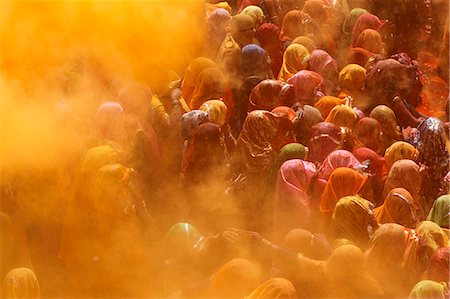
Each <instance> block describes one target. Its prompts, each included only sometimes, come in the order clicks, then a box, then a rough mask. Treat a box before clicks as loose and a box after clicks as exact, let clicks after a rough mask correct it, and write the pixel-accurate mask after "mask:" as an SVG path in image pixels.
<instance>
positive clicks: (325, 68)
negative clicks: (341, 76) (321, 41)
mask: <svg viewBox="0 0 450 299" xmlns="http://www.w3.org/2000/svg"><path fill="white" fill-rule="evenodd" d="M309 70H311V71H314V72H316V73H318V74H319V75H321V76H322V77H323V78H324V79H327V80H330V81H331V83H333V84H334V81H336V79H337V76H338V66H337V62H336V60H334V58H333V57H331V55H330V54H328V53H327V52H325V51H324V50H320V49H318V50H314V51H312V52H311V59H310V60H309Z"/></svg>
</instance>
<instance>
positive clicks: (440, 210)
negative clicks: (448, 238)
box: [427, 194, 450, 229]
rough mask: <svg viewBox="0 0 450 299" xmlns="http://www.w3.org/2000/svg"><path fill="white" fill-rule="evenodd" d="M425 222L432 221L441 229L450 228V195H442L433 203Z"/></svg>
mask: <svg viewBox="0 0 450 299" xmlns="http://www.w3.org/2000/svg"><path fill="white" fill-rule="evenodd" d="M427 220H429V221H433V222H434V223H436V224H437V225H439V226H440V227H443V228H447V229H448V228H450V195H449V194H446V195H442V196H441V197H439V198H438V199H436V200H435V201H434V202H433V207H432V208H431V211H430V213H429V214H428V217H427Z"/></svg>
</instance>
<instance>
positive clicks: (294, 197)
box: [273, 159, 317, 243]
mask: <svg viewBox="0 0 450 299" xmlns="http://www.w3.org/2000/svg"><path fill="white" fill-rule="evenodd" d="M316 173H317V170H316V167H315V165H314V164H313V163H311V162H306V161H303V160H300V159H293V160H288V161H286V162H284V163H283V165H281V168H280V171H279V172H278V178H277V184H276V187H275V204H274V212H273V217H274V218H273V232H274V240H275V242H277V243H278V242H281V241H282V240H283V239H284V237H285V235H286V234H287V233H288V232H289V231H291V230H292V229H294V228H306V227H309V226H310V217H311V211H310V210H311V206H312V202H311V198H310V196H309V195H308V190H309V185H310V183H311V180H312V178H313V177H314V176H315V175H316Z"/></svg>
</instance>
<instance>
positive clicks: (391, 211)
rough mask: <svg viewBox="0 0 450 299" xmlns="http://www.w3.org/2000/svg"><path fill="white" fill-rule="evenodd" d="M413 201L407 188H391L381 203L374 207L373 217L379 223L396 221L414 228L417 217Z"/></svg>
mask: <svg viewBox="0 0 450 299" xmlns="http://www.w3.org/2000/svg"><path fill="white" fill-rule="evenodd" d="M413 202H414V199H413V198H412V196H411V194H410V193H409V192H408V191H407V190H405V189H403V188H395V189H392V190H391V192H389V193H388V195H387V196H386V198H385V199H384V203H383V205H381V206H379V207H378V208H375V210H374V214H375V218H376V219H377V222H378V223H380V224H381V223H398V224H401V225H403V226H405V227H409V228H415V227H416V224H417V222H418V219H417V216H416V212H415V210H414V206H413Z"/></svg>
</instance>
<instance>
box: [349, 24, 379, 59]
mask: <svg viewBox="0 0 450 299" xmlns="http://www.w3.org/2000/svg"><path fill="white" fill-rule="evenodd" d="M354 48H362V49H364V50H366V51H368V52H370V53H372V54H374V55H375V54H377V55H381V56H384V54H385V52H386V50H385V49H384V45H383V41H382V40H381V35H380V34H379V33H378V32H377V31H376V30H373V29H366V30H364V31H363V32H361V34H360V35H359V37H358V39H357V41H356V43H355V46H354Z"/></svg>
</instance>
